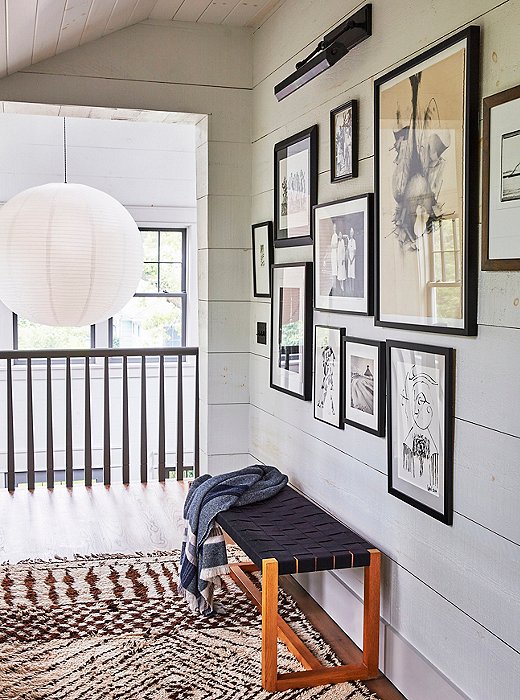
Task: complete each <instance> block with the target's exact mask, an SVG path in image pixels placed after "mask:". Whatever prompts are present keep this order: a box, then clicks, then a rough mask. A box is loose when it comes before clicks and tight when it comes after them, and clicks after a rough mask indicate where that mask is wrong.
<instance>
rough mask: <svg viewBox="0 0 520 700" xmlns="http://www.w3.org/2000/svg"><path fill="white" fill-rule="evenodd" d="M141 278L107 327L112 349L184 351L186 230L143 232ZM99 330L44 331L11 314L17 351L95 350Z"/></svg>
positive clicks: (52, 327) (62, 328) (43, 327)
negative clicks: (96, 335) (177, 348)
mask: <svg viewBox="0 0 520 700" xmlns="http://www.w3.org/2000/svg"><path fill="white" fill-rule="evenodd" d="M141 233H142V237H143V248H144V266H143V274H142V277H141V280H140V282H139V286H138V288H137V291H136V293H135V295H134V296H133V297H132V299H131V300H130V301H129V302H128V304H127V305H126V306H125V307H124V308H123V309H122V310H121V311H120V312H119V313H118V314H116V315H115V316H114V317H113V318H112V319H110V320H109V322H108V324H109V325H108V337H109V344H110V346H111V347H115V348H118V347H121V348H132V347H134V348H151V347H178V346H183V345H186V306H187V294H186V245H187V243H186V229H148V228H146V229H141ZM95 345H96V344H95V327H94V326H92V327H90V326H84V327H79V328H77V327H71V328H65V327H60V326H43V325H40V324H38V323H32V322H31V321H27V320H26V319H23V318H18V316H17V315H16V314H13V347H14V349H15V350H36V349H38V350H62V349H88V348H91V347H95Z"/></svg>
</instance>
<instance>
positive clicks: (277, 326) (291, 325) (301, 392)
mask: <svg viewBox="0 0 520 700" xmlns="http://www.w3.org/2000/svg"><path fill="white" fill-rule="evenodd" d="M271 290H272V297H271V387H272V388H273V389H277V390H278V391H282V392H284V393H286V394H290V395H291V396H295V397H296V398H298V399H302V400H304V401H310V399H311V394H312V366H311V363H312V263H309V262H307V263H287V264H281V265H273V266H272V282H271Z"/></svg>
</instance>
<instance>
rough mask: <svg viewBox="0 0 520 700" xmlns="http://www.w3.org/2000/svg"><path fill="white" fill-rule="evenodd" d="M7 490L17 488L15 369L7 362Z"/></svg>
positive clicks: (9, 361)
mask: <svg viewBox="0 0 520 700" xmlns="http://www.w3.org/2000/svg"><path fill="white" fill-rule="evenodd" d="M7 488H8V489H9V491H14V490H15V488H16V478H15V466H14V413H13V368H12V365H11V360H7Z"/></svg>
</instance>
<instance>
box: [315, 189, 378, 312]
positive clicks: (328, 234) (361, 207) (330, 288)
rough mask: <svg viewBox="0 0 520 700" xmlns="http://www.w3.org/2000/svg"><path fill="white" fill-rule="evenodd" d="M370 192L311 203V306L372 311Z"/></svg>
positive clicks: (371, 210) (349, 310) (347, 310)
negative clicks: (335, 200)
mask: <svg viewBox="0 0 520 700" xmlns="http://www.w3.org/2000/svg"><path fill="white" fill-rule="evenodd" d="M372 212H373V207H372V195H371V194H363V195H360V196H358V197H350V198H349V199H342V200H339V201H337V202H329V203H327V204H318V205H316V206H315V207H314V306H315V308H316V309H320V310H323V311H343V312H345V313H351V314H363V315H365V316H366V315H370V314H371V313H372V296H373V295H372V240H371V239H372Z"/></svg>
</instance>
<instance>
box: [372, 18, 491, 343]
mask: <svg viewBox="0 0 520 700" xmlns="http://www.w3.org/2000/svg"><path fill="white" fill-rule="evenodd" d="M479 46H480V29H479V27H477V26H471V27H467V28H466V29H464V30H462V31H461V32H458V33H457V34H454V35H453V36H451V37H449V38H448V39H446V40H444V41H441V42H440V43H439V44H437V45H435V46H434V47H432V48H430V49H428V50H427V51H425V52H424V53H422V54H420V55H419V56H417V57H415V58H412V59H411V60H409V61H407V62H406V63H404V64H403V65H401V66H399V67H397V68H395V69H393V70H391V71H390V72H389V73H387V74H386V75H383V76H382V77H380V78H378V79H377V80H376V81H375V82H374V163H375V183H374V184H375V222H376V235H375V241H376V246H375V253H376V270H377V272H376V277H375V279H376V293H375V322H376V325H378V326H386V327H391V328H401V329H408V330H423V331H429V332H432V333H451V334H457V335H477V333H478V326H477V294H478V237H479V106H480V105H479V85H480V81H479V70H480V58H479Z"/></svg>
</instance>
